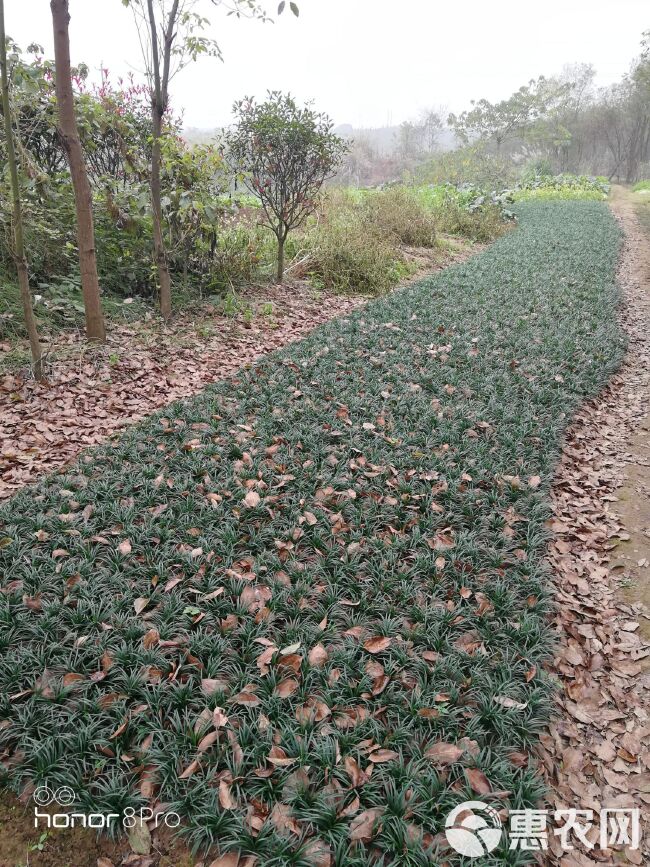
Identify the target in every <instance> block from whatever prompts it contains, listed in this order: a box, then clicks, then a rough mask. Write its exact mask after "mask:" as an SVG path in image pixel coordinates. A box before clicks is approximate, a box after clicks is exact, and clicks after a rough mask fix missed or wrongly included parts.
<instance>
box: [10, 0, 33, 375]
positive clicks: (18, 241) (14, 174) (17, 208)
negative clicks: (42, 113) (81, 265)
mask: <svg viewBox="0 0 650 867" xmlns="http://www.w3.org/2000/svg"><path fill="white" fill-rule="evenodd" d="M0 75H2V113H3V116H4V130H5V139H6V146H7V167H8V169H9V178H10V181H11V195H12V199H13V222H14V225H13V230H14V231H13V234H14V238H13V241H14V244H13V254H14V259H15V262H16V271H17V272H18V285H19V287H20V299H21V301H22V305H23V313H24V315H25V325H26V327H27V335H28V337H29V346H30V349H31V353H32V361H33V364H34V376H35V377H36V379H38V380H43V378H44V373H43V355H42V352H41V344H40V340H39V339H38V331H37V329H36V318H35V317H34V310H33V308H32V295H31V292H30V290H29V276H28V273H27V259H26V257H25V242H24V240H23V215H22V207H21V202H20V186H19V184H18V166H17V164H16V151H15V148H14V131H13V126H12V120H11V117H12V115H11V102H10V100H9V75H8V72H7V39H6V34H5V9H4V0H0Z"/></svg>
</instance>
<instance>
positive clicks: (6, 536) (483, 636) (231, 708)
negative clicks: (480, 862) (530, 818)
mask: <svg viewBox="0 0 650 867" xmlns="http://www.w3.org/2000/svg"><path fill="white" fill-rule="evenodd" d="M518 212H519V218H520V223H519V228H518V229H517V230H516V231H514V232H511V233H509V234H507V235H505V236H504V237H502V238H501V239H500V240H498V241H497V242H496V243H495V244H494V245H493V246H492V247H491V248H490V249H488V250H487V251H486V252H484V253H483V254H481V255H480V256H477V257H476V258H474V259H472V260H469V261H468V262H466V263H465V264H463V265H460V266H456V267H453V268H450V269H448V270H447V271H445V272H442V273H441V274H439V275H437V276H435V277H433V278H431V279H427V280H424V281H422V282H421V283H418V284H416V285H414V286H411V287H408V288H406V289H403V290H401V291H399V292H396V293H394V294H393V295H391V296H388V297H386V298H384V299H381V300H379V301H376V302H373V303H372V304H370V305H369V306H368V307H366V308H365V309H363V310H360V311H359V312H358V313H356V314H355V315H354V316H352V317H350V318H349V319H347V320H340V321H336V322H333V323H331V324H329V325H327V326H325V327H323V328H320V329H318V330H317V331H315V332H314V333H313V334H312V335H311V336H310V337H309V338H307V339H306V340H304V341H302V342H301V343H299V344H296V345H294V346H292V347H291V348H290V349H289V350H286V351H282V352H281V353H277V354H274V355H272V356H269V357H267V358H266V359H265V360H264V361H263V362H261V363H260V364H258V365H256V366H255V368H254V369H250V370H244V371H242V372H241V374H240V375H239V376H238V377H237V378H236V379H235V380H234V381H232V382H230V383H227V384H223V385H219V386H216V387H214V388H212V389H210V390H208V391H206V392H205V393H204V394H203V395H202V396H200V397H199V398H197V399H194V400H192V401H188V402H185V403H179V404H176V405H173V406H171V407H170V408H168V409H167V410H165V411H164V412H163V413H160V414H158V415H156V416H154V417H152V418H151V419H150V420H149V421H148V422H147V423H145V424H142V425H140V426H138V427H137V428H134V429H132V430H131V431H130V432H129V433H128V434H126V435H125V436H123V437H121V438H120V439H119V441H117V442H116V444H115V445H114V446H112V447H109V448H104V449H100V450H97V451H95V452H91V453H89V454H87V455H86V456H85V458H84V459H83V460H82V461H81V462H80V463H79V465H78V466H76V467H74V468H73V469H72V470H71V471H70V472H69V473H68V474H67V475H65V476H60V477H52V478H50V479H48V480H46V481H45V482H44V483H43V484H41V485H40V486H39V487H38V488H37V489H36V490H31V491H29V492H25V493H23V494H21V495H19V496H17V497H15V498H14V499H13V500H12V501H11V502H10V503H9V504H8V505H6V506H5V507H3V508H2V510H1V511H0V522H1V524H2V530H1V532H0V570H1V572H0V574H2V591H3V592H2V595H0V600H1V601H0V623H1V624H2V625H1V627H0V754H1V755H2V756H3V759H2V769H3V773H2V782H3V783H4V784H5V785H7V786H10V787H11V788H12V789H14V790H15V791H22V790H23V789H24V788H25V787H27V786H30V785H34V784H39V783H47V784H49V785H51V786H52V785H53V786H60V785H68V786H70V787H71V788H72V789H73V790H74V791H75V792H76V793H77V796H78V802H77V803H78V805H83V806H85V807H86V808H88V807H89V806H90V805H92V808H93V809H95V810H101V811H106V812H121V811H123V810H124V809H125V808H126V807H129V806H130V807H136V808H137V807H139V806H140V805H146V804H147V803H148V802H149V800H150V799H152V798H156V797H157V798H159V799H160V800H161V801H163V802H165V803H167V804H170V805H171V809H174V810H177V811H178V812H179V813H181V814H182V815H183V817H184V818H185V821H186V833H187V834H188V835H189V840H190V842H191V843H194V844H196V845H201V844H206V843H210V842H218V844H219V846H220V848H221V850H222V851H226V850H237V851H243V852H247V853H251V854H256V855H258V857H259V863H260V864H264V865H269V864H277V865H280V864H287V865H288V864H294V865H295V864H301V865H302V864H305V865H306V864H323V863H327V861H326V858H325V856H326V854H327V853H330V854H331V856H332V863H334V864H337V865H347V867H349V865H352V867H354V865H366V864H371V863H376V861H377V858H378V857H381V856H385V857H386V859H387V863H395V864H396V863H399V864H400V865H416V864H417V865H420V864H425V863H430V858H431V856H430V850H431V849H432V847H435V846H436V845H438V843H439V842H440V837H439V836H438V835H439V834H440V832H441V830H442V829H443V828H444V818H445V816H446V814H447V813H448V812H449V810H450V809H451V808H452V807H454V806H456V805H457V804H458V803H460V802H461V801H463V800H468V799H471V798H473V797H476V796H480V797H481V798H482V799H483V800H487V801H489V802H491V803H493V804H495V805H496V806H497V807H502V806H508V805H510V806H514V807H519V808H521V807H524V806H528V805H532V804H533V803H534V802H535V801H536V800H537V798H538V797H539V796H540V793H541V791H542V789H541V786H540V782H539V780H538V778H537V776H536V773H535V769H534V768H533V767H531V766H529V759H528V755H527V750H528V749H529V748H530V747H531V746H532V745H533V744H534V743H535V739H536V737H537V734H538V733H539V731H540V730H541V729H542V727H543V726H544V725H545V723H546V721H547V719H548V716H549V713H550V692H551V686H550V684H549V681H548V679H547V677H546V676H545V675H544V673H543V671H542V663H543V662H544V660H545V659H547V658H548V655H549V653H550V650H551V642H552V636H551V634H550V630H549V627H548V625H547V622H546V615H547V613H548V610H549V606H550V604H551V600H550V594H549V587H548V583H547V574H546V569H545V566H544V562H543V558H544V551H545V542H546V538H547V532H548V531H547V529H546V526H545V522H546V520H547V518H548V517H549V509H548V504H547V500H546V495H545V489H546V486H547V484H548V483H549V481H550V477H551V473H552V469H553V465H554V461H555V457H556V455H557V451H558V447H559V442H560V436H561V432H562V430H563V428H564V427H565V425H566V424H567V422H568V420H569V417H570V414H571V411H572V408H574V407H575V406H576V405H577V404H578V402H579V401H580V400H581V399H582V398H583V397H584V396H585V395H588V394H593V393H594V392H595V391H596V390H597V389H598V388H599V387H600V386H601V385H602V383H603V382H604V381H605V380H606V379H607V377H608V376H609V375H610V373H611V372H612V370H613V369H614V368H615V367H616V366H617V364H618V363H619V360H620V358H621V355H622V350H623V346H622V338H621V335H620V333H619V331H618V329H617V326H616V324H615V317H614V308H615V304H616V299H617V293H616V290H615V287H614V269H615V263H616V257H617V252H618V246H619V230H618V228H617V226H616V224H615V222H614V220H613V218H612V216H611V215H610V213H609V211H608V209H607V208H606V206H605V205H603V204H602V203H595V202H571V201H568V202H548V203H546V202H545V203H541V202H530V203H526V204H523V205H520V206H519V207H518ZM217 709H221V710H217ZM491 857H492V858H493V861H491V862H489V863H495V864H497V863H498V864H504V863H512V864H515V863H523V860H522V856H519V855H517V854H512V853H511V854H507V853H505V852H503V851H502V852H496V853H493V855H492V856H491ZM435 858H437V859H438V860H439V856H435ZM518 859H520V860H518ZM486 863H488V861H486Z"/></svg>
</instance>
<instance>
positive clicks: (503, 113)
mask: <svg viewBox="0 0 650 867" xmlns="http://www.w3.org/2000/svg"><path fill="white" fill-rule="evenodd" d="M557 98H558V93H557V91H556V88H554V87H550V86H549V82H548V81H547V80H546V79H545V78H544V76H540V78H538V79H537V80H536V81H533V80H531V81H529V82H528V84H526V85H523V86H522V87H520V88H519V90H517V91H515V93H513V94H512V96H510V97H509V98H508V99H504V100H501V102H497V103H492V102H489V101H488V100H487V99H480V100H478V102H474V101H472V105H473V106H474V107H473V108H472V109H471V110H470V111H464V112H462V114H460V115H458V116H457V115H455V114H450V115H449V118H448V120H447V123H448V124H449V126H450V127H452V129H453V130H454V131H455V133H456V135H457V136H458V138H459V139H460V140H461V142H463V144H468V143H470V142H473V141H476V140H487V141H492V142H494V144H495V145H496V150H497V153H499V152H500V151H501V148H502V146H503V144H504V143H505V142H507V141H508V140H510V139H512V138H516V137H518V136H521V135H522V134H524V132H525V131H526V129H527V128H528V127H529V126H530V125H531V124H532V123H534V122H535V121H537V120H538V119H539V118H540V117H543V116H544V115H545V114H546V113H547V112H548V110H549V107H550V106H551V105H552V104H553V103H554V101H555V100H557Z"/></svg>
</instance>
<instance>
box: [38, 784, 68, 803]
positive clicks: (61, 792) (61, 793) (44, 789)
mask: <svg viewBox="0 0 650 867" xmlns="http://www.w3.org/2000/svg"><path fill="white" fill-rule="evenodd" d="M32 799H33V801H34V803H35V804H38V806H39V807H47V806H48V805H49V804H59V806H61V807H69V806H70V804H73V803H74V802H75V800H76V795H75V793H74V792H73V791H72V789H71V788H70V787H69V786H60V787H59V788H58V789H56V790H53V789H50V788H49V787H48V786H39V787H38V788H37V789H35V790H34V794H33V795H32Z"/></svg>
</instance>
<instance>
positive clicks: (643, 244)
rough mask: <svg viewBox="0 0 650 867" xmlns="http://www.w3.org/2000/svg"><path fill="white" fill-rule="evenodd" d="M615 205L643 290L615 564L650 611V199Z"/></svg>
mask: <svg viewBox="0 0 650 867" xmlns="http://www.w3.org/2000/svg"><path fill="white" fill-rule="evenodd" d="M611 205H612V209H613V211H614V213H615V214H616V215H617V217H618V218H619V220H620V221H621V224H622V226H623V229H624V231H625V233H626V236H627V238H628V240H629V242H630V243H631V246H632V250H633V252H632V254H631V255H630V256H629V257H628V260H627V263H626V268H627V272H628V279H629V280H630V281H634V282H635V283H636V284H637V285H638V286H639V287H640V288H641V290H642V293H641V295H642V297H641V299H640V301H639V304H638V306H637V310H638V314H639V315H638V318H637V317H635V319H636V322H635V323H630V325H631V326H632V327H633V328H634V330H633V331H631V333H630V340H631V346H630V352H634V353H635V354H636V355H637V357H638V358H639V360H641V361H642V363H641V364H639V365H638V367H637V370H636V371H635V380H636V385H637V400H638V406H639V414H640V415H641V417H640V418H639V421H638V426H637V427H636V430H634V431H633V432H632V434H631V436H630V437H629V439H628V441H627V443H626V444H625V446H624V456H623V459H624V461H625V474H624V476H623V478H622V484H621V486H620V488H619V489H618V491H617V492H616V496H617V502H616V504H615V509H616V512H617V514H618V516H619V517H620V519H621V523H622V524H623V526H624V528H625V529H624V531H623V534H622V535H621V537H620V539H619V544H618V545H617V547H616V548H615V549H614V551H613V552H612V568H613V569H614V570H616V573H617V575H618V576H619V578H620V581H621V589H622V591H623V595H624V597H625V598H626V599H627V600H628V601H630V602H636V601H640V602H643V603H644V604H645V605H646V606H647V607H648V609H649V610H650V366H649V365H648V363H647V362H648V360H649V358H650V352H649V347H648V344H650V197H649V196H647V195H646V196H641V195H639V194H638V193H632V192H630V191H629V190H626V189H623V188H622V187H615V188H614V192H613V196H612V202H611ZM627 536H629V538H626V537H627ZM639 628H640V631H641V633H642V634H643V635H644V637H645V638H646V639H647V640H649V641H650V619H648V618H645V617H643V618H641V621H640V627H639ZM649 664H650V663H649Z"/></svg>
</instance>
